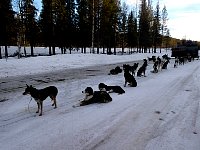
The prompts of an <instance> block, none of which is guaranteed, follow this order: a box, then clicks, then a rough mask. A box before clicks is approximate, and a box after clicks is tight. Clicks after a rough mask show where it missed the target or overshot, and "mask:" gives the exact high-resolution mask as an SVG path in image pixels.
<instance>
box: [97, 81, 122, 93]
mask: <svg viewBox="0 0 200 150" xmlns="http://www.w3.org/2000/svg"><path fill="white" fill-rule="evenodd" d="M99 90H100V91H108V92H114V93H118V94H123V93H125V91H124V90H123V89H122V88H121V87H120V86H108V85H106V84H104V83H99Z"/></svg>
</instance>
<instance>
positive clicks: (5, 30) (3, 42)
mask: <svg viewBox="0 0 200 150" xmlns="http://www.w3.org/2000/svg"><path fill="white" fill-rule="evenodd" d="M0 20H1V21H0V46H5V57H6V58H7V57H8V48H7V46H8V45H9V44H11V43H12V42H11V40H12V37H13V36H14V32H13V29H14V23H15V20H14V11H13V10H12V5H11V0H1V1H0ZM0 58H2V56H1V55H0Z"/></svg>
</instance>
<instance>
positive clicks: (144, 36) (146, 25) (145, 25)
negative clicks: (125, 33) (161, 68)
mask: <svg viewBox="0 0 200 150" xmlns="http://www.w3.org/2000/svg"><path fill="white" fill-rule="evenodd" d="M149 15H150V11H149V7H148V6H147V2H146V0H142V3H141V8H140V20H139V47H140V48H142V49H144V52H145V53H146V52H147V48H148V47H149V46H150V40H151V39H150V22H151V20H150V16H149Z"/></svg>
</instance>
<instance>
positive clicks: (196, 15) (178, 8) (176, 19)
mask: <svg viewBox="0 0 200 150" xmlns="http://www.w3.org/2000/svg"><path fill="white" fill-rule="evenodd" d="M122 1H125V2H126V4H127V5H128V6H132V7H135V5H136V2H137V1H138V2H140V0H122ZM152 1H153V2H154V3H157V0H152ZM40 3H41V0H35V4H36V7H37V8H39V7H41V6H40ZM164 5H165V6H166V8H167V12H168V18H169V20H168V23H167V24H168V28H169V29H170V34H171V36H172V37H174V38H179V39H182V38H186V39H188V40H189V39H190V40H196V41H200V0H160V9H161V10H162V8H163V6H164ZM154 7H155V6H154Z"/></svg>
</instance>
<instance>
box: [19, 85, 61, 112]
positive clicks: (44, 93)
mask: <svg viewBox="0 0 200 150" xmlns="http://www.w3.org/2000/svg"><path fill="white" fill-rule="evenodd" d="M26 86H27V87H26V89H25V92H24V93H23V95H27V94H30V95H31V96H32V97H33V98H34V99H35V101H36V102H37V105H38V110H37V111H36V113H39V110H40V114H39V116H42V109H43V101H44V100H45V99H46V98H47V97H48V96H49V97H50V98H51V99H52V101H53V104H52V106H55V107H54V108H57V104H56V96H57V94H58V89H57V88H56V87H55V86H49V87H46V88H44V89H36V88H34V87H33V86H32V85H30V86H28V85H26Z"/></svg>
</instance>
